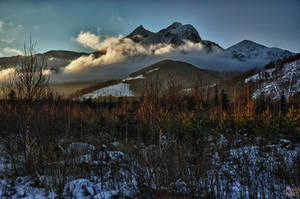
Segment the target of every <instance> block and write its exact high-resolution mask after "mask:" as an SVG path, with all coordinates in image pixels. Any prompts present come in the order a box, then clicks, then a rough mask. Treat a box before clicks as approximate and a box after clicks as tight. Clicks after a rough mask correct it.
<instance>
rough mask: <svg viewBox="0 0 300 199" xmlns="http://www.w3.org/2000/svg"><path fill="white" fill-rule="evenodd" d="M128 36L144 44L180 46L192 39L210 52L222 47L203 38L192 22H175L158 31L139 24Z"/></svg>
mask: <svg viewBox="0 0 300 199" xmlns="http://www.w3.org/2000/svg"><path fill="white" fill-rule="evenodd" d="M127 38H130V39H132V40H133V41H135V42H137V43H141V44H142V45H155V44H171V45H174V46H180V45H183V44H185V41H190V42H193V43H201V44H202V45H203V46H204V48H205V49H206V50H207V51H209V52H211V51H212V50H213V49H214V48H216V49H222V47H220V46H219V45H218V44H216V43H214V42H211V41H207V40H202V39H201V37H200V35H199V33H198V31H197V30H196V29H195V28H194V27H193V26H192V25H191V24H185V25H183V24H181V23H179V22H174V23H172V24H171V25H170V26H168V27H167V28H164V29H162V30H160V31H158V32H157V33H153V32H150V31H149V30H146V29H145V28H144V27H143V26H139V27H137V28H136V29H135V30H134V31H133V32H132V33H130V34H129V35H128V36H127Z"/></svg>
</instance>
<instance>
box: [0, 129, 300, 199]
mask: <svg viewBox="0 0 300 199" xmlns="http://www.w3.org/2000/svg"><path fill="white" fill-rule="evenodd" d="M229 131H231V130H229ZM245 142H246V143H248V144H245ZM210 143H211V145H212V148H213V149H214V151H213V152H212V161H211V167H210V169H209V170H208V171H207V174H205V175H204V176H205V177H207V179H206V180H205V179H201V178H199V177H196V176H194V175H193V174H194V173H192V171H191V173H190V176H188V177H187V178H181V177H179V178H177V179H174V181H173V182H169V184H167V183H166V184H163V186H162V184H160V180H161V179H159V178H160V177H159V176H160V175H164V174H165V172H167V171H166V170H164V169H163V168H160V167H156V168H153V167H151V165H147V164H139V162H138V160H137V159H135V157H131V158H132V159H130V157H129V156H128V155H127V154H125V153H123V152H121V151H120V149H118V148H117V147H119V146H120V143H119V142H117V141H115V142H111V143H108V146H114V147H115V150H110V149H109V148H107V149H105V150H104V151H101V150H100V148H101V147H97V146H94V145H92V144H89V143H85V142H73V143H71V144H69V145H68V146H66V150H65V151H66V152H67V153H73V152H72V151H69V149H70V150H71V149H72V150H73V148H78V149H77V150H78V151H81V153H83V154H84V155H82V156H79V158H75V159H74V160H75V162H78V163H88V164H90V165H91V166H92V165H93V164H94V163H97V167H102V169H104V170H103V171H104V175H103V176H101V177H100V176H97V175H95V174H94V175H93V174H92V175H90V176H86V177H73V176H69V177H68V178H67V180H66V183H65V184H64V187H63V191H62V193H61V195H60V196H61V197H62V198H65V199H71V198H74V199H100V198H101V199H111V198H136V195H137V194H138V192H139V188H138V181H137V178H138V175H144V176H143V179H145V182H144V184H143V186H148V187H151V188H152V189H155V190H157V191H164V192H170V193H181V194H185V193H187V194H188V193H190V192H191V191H194V193H196V194H199V195H198V196H199V198H204V197H205V195H200V194H201V193H203V190H205V189H209V190H208V191H211V192H214V193H218V194H220V195H216V198H234V199H237V198H241V197H242V198H260V197H262V195H263V194H264V193H267V195H266V196H264V198H272V197H270V196H272V194H273V196H274V195H275V197H280V198H282V196H284V194H285V192H284V191H283V190H285V188H286V186H287V185H288V186H290V187H294V186H295V185H294V184H286V181H284V180H282V179H281V178H280V177H278V176H277V175H276V172H277V169H280V168H281V167H286V168H288V169H287V170H288V172H290V173H288V174H287V175H289V176H290V175H292V174H293V172H295V171H294V170H293V168H295V167H293V164H294V163H295V161H296V157H297V155H298V154H299V152H300V150H299V147H297V146H295V145H293V144H292V143H291V141H289V140H287V139H280V140H279V142H277V143H271V142H266V140H265V139H263V138H256V139H254V140H249V138H247V136H246V135H244V137H243V136H242V137H239V138H235V139H234V140H233V141H232V140H231V141H230V140H229V138H227V137H226V136H224V135H223V134H221V136H220V137H219V138H217V139H216V140H214V138H212V139H211V141H210ZM162 144H163V147H166V148H168V146H169V145H173V144H174V143H173V140H172V139H171V138H168V137H167V136H163V142H162ZM140 150H141V151H142V152H143V154H144V155H145V161H148V160H147V159H148V158H150V157H149V156H151V155H152V154H155V153H156V152H158V153H159V149H158V147H157V146H156V145H150V146H144V145H142V146H141V148H140ZM95 153H96V154H97V155H92V154H95ZM83 157H84V158H83ZM281 158H282V160H281ZM150 159H151V158H150ZM0 160H3V159H0ZM127 161H130V162H131V163H132V164H131V166H129V165H126V162H127ZM280 161H281V162H280ZM282 161H283V162H282ZM282 163H283V164H284V165H281V164H282ZM0 164H6V162H0ZM139 172H142V173H139ZM157 172H158V173H157ZM114 173H118V175H117V178H114V177H113V176H114ZM47 178H50V177H49V176H39V179H40V181H42V182H44V184H45V182H46V181H47ZM50 181H51V180H48V182H50ZM261 183H262V184H263V185H262V186H263V189H260V187H261ZM57 194H58V193H57V192H55V189H53V188H52V189H51V188H50V190H47V191H46V189H45V188H43V187H35V185H34V179H33V178H32V177H29V176H20V177H17V178H16V179H11V178H0V198H2V199H8V198H13V199H17V198H27V199H37V198H41V199H46V198H49V199H54V198H56V197H57V196H58V195H57ZM240 194H243V195H240ZM270 194H271V195H270Z"/></svg>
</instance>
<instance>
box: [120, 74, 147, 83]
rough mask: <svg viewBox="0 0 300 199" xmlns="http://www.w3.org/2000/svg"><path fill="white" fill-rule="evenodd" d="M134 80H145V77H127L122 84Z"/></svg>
mask: <svg viewBox="0 0 300 199" xmlns="http://www.w3.org/2000/svg"><path fill="white" fill-rule="evenodd" d="M135 79H145V77H144V76H143V75H138V76H136V77H127V78H126V79H123V80H122V82H125V81H131V80H135Z"/></svg>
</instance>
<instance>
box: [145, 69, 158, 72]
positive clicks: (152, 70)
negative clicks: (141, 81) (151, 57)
mask: <svg viewBox="0 0 300 199" xmlns="http://www.w3.org/2000/svg"><path fill="white" fill-rule="evenodd" d="M157 70H159V68H153V69H151V70H149V71H147V72H146V73H152V72H154V71H157Z"/></svg>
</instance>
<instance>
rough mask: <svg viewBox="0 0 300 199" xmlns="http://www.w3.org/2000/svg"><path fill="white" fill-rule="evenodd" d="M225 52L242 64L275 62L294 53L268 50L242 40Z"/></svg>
mask: <svg viewBox="0 0 300 199" xmlns="http://www.w3.org/2000/svg"><path fill="white" fill-rule="evenodd" d="M225 51H226V52H229V53H231V54H232V58H233V59H238V60H240V61H243V62H244V61H247V60H251V59H262V60H268V61H275V60H277V59H280V58H284V57H289V56H292V55H294V53H291V52H289V51H287V50H282V49H279V48H268V47H266V46H264V45H261V44H258V43H255V42H253V41H250V40H243V41H241V42H239V43H237V44H235V45H233V46H231V47H229V48H227V49H226V50H225Z"/></svg>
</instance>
